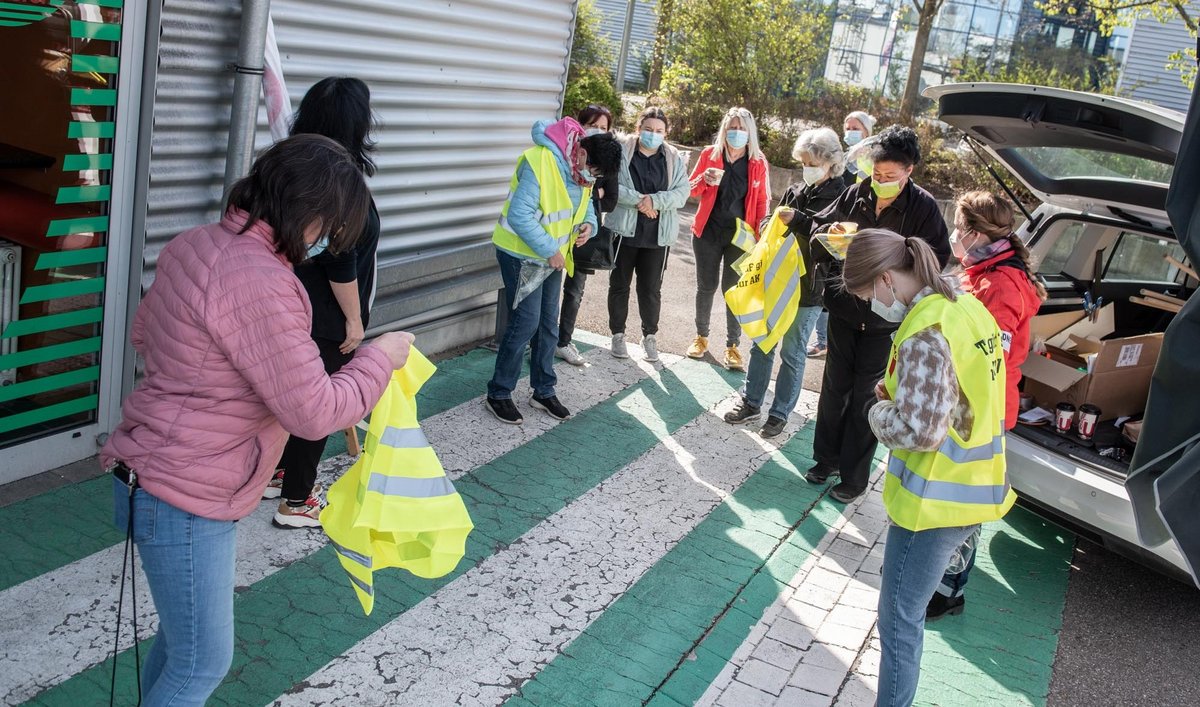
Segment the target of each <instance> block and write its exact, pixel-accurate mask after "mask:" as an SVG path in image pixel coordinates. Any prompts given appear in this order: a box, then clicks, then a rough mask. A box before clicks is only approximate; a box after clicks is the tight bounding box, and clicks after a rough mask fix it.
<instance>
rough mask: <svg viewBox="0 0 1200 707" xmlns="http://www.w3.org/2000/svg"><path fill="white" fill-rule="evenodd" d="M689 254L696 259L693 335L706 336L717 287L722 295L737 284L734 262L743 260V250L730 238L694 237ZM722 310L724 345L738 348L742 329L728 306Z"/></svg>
mask: <svg viewBox="0 0 1200 707" xmlns="http://www.w3.org/2000/svg"><path fill="white" fill-rule="evenodd" d="M692 252H693V253H694V254H695V256H696V333H697V334H699V335H700V336H703V337H707V336H708V332H709V319H710V318H711V315H712V303H713V297H714V296H715V295H716V293H717V287H718V286H719V287H720V288H721V292H725V291H726V290H728V289H729V288H731V287H733V286H734V285H736V284H737V281H738V274H737V271H736V270H734V269H733V261H735V260H737V259H738V258H740V257H742V253H744V252H745V251H743V250H742V249H741V248H738V247H737V246H735V245H734V244H733V239H732V238H730V239H729V240H728V241H722V240H721V239H717V238H712V237H707V238H693V239H692ZM722 263H724V264H725V267H724V268H722V267H721V264H722ZM722 302H724V299H723V298H722ZM722 309H724V310H725V345H726V346H737V344H738V341H739V340H740V339H741V336H742V327H741V325H740V324H738V321H737V319H736V318H735V317H734V316H733V312H731V311H729V306H728V305H725V306H723V307H722Z"/></svg>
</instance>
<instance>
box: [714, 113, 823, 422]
mask: <svg viewBox="0 0 1200 707" xmlns="http://www.w3.org/2000/svg"><path fill="white" fill-rule="evenodd" d="M792 156H793V157H795V158H796V161H797V162H800V163H801V164H802V165H803V166H804V171H803V180H802V181H800V182H797V183H795V184H793V185H791V186H790V187H788V189H787V191H785V192H784V193H783V198H781V199H780V200H779V206H781V207H787V208H788V209H790V211H785V212H783V213H781V214H780V218H781V219H783V220H784V221H785V222H786V223H787V225H788V231H789V232H790V233H791V234H792V235H793V236H794V237H795V238H796V241H797V245H798V246H799V249H800V257H801V258H802V259H803V261H804V274H803V275H802V276H801V277H800V310H799V311H798V312H797V313H796V318H795V319H793V320H792V325H791V327H789V328H788V330H787V332H785V333H784V335H783V338H782V339H780V341H779V345H778V346H777V348H778V349H779V350H780V358H781V365H780V368H779V378H778V380H776V381H775V401H774V402H773V403H772V404H771V411H770V414H769V415H767V421H766V423H765V424H764V425H763V427H762V430H761V432H760V433H759V434H761V435H762V436H763V437H767V438H770V437H774V436H776V435H778V434H779V433H780V432H783V429H784V427H786V426H787V419H788V415H790V414H791V412H792V410H793V409H794V408H795V407H796V400H798V399H799V397H800V387H801V385H802V384H803V383H804V363H805V359H806V352H805V344H806V343H807V342H808V337H809V335H810V334H812V330H813V326H815V325H816V323H817V316H818V315H820V313H821V296H822V292H821V291H822V289H823V288H824V285H825V283H824V277H823V276H822V271H821V269H820V268H818V267H816V266H815V265H814V263H813V260H812V257H811V254H810V246H809V234H810V232H811V231H812V217H813V215H814V214H816V213H818V212H820V211H822V210H823V209H825V208H826V207H828V206H829V205H830V204H832V203H833V202H834V201H836V200H837V198H838V197H839V196H841V194H842V191H843V190H844V189H845V186H846V183H845V181H843V179H842V170H843V169H844V168H845V157H844V155H843V153H842V146H841V143H840V142H839V141H838V136H837V133H835V132H833V130H831V129H829V128H817V129H816V130H806V131H804V132H803V133H801V134H800V137H799V138H798V139H797V140H796V145H795V147H794V148H792ZM767 220H769V217H768V219H764V221H763V226H764V227H765V226H766V222H767ZM759 230H760V232H761V230H762V229H761V228H760V229H759ZM774 365H775V350H774V349H772V350H771V351H770V352H768V353H763V351H762V350H761V349H760V348H759V347H758V346H757V345H753V346H751V347H750V367H749V369H748V370H747V371H746V384H745V386H743V387H742V399H741V402H740V403H739V404H738V405H737V407H735V408H734V409H733V410H732V411H730V412H728V413H726V414H725V421H726V422H728V423H730V424H734V425H737V424H743V423H746V422H751V421H753V420H757V419H758V418H759V414H760V411H761V409H762V404H763V402H764V401H765V398H766V395H767V384H768V383H770V382H771V370H772V369H773V368H774Z"/></svg>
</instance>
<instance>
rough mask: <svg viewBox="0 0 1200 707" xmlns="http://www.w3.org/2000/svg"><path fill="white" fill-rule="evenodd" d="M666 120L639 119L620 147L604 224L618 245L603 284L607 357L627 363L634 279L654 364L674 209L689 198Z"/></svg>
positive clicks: (646, 115)
mask: <svg viewBox="0 0 1200 707" xmlns="http://www.w3.org/2000/svg"><path fill="white" fill-rule="evenodd" d="M667 128H668V124H667V116H666V114H665V113H663V111H662V109H661V108H657V107H651V108H647V109H646V110H645V111H643V112H642V115H641V117H640V118H639V119H638V129H637V134H636V135H632V136H629V137H627V138H625V140H624V141H623V147H624V159H622V160H621V169H620V172H618V177H617V179H618V184H619V185H620V188H619V189H618V191H617V208H616V209H614V210H613V212H612V213H611V214H609V216H608V218H607V219H606V220H605V222H604V224H605V225H606V226H607V227H608V228H609V229H611V230H612V232H613V233H615V234H616V235H617V236H619V239H618V241H617V242H618V244H619V245H618V251H617V263H616V267H615V268H614V269H613V271H612V273H611V274H610V275H609V280H608V326H609V329H610V330H611V331H612V335H613V340H612V355H613V356H616V357H617V358H628V357H629V351H628V348H627V347H626V345H625V320H626V318H627V317H628V315H629V291H630V285H631V284H632V282H633V277H634V274H635V273H636V274H637V298H638V312H639V314H640V315H641V319H642V348H643V349H644V350H645V353H646V356H645V358H646V360H647V361H657V360H658V344H657V341H655V335H656V334H658V318H659V313H660V312H661V311H662V282H663V273H664V272H665V271H666V268H667V254H668V253H669V252H670V249H671V244H672V243H674V242H675V237H676V236H677V235H678V233H679V209H681V208H683V205H684V204H685V203H687V199H688V196H689V194H690V193H691V185H690V184H689V183H688V172H687V161H686V160H685V159H684V157H683V155H682V154H681V153H680V152H679V150H677V149H675V148H674V147H672V146H671V145H669V144H667V142H666V136H667Z"/></svg>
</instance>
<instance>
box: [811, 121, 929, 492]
mask: <svg viewBox="0 0 1200 707" xmlns="http://www.w3.org/2000/svg"><path fill="white" fill-rule="evenodd" d="M867 156H868V157H869V158H870V159H871V161H872V162H873V164H874V168H873V170H874V171H873V173H872V176H871V177H868V178H867V179H864V180H863V181H861V182H859V183H858V184H856V185H854V186H852V187H850V188H848V189H846V191H845V192H843V193H842V195H841V197H839V198H838V200H837V201H836V202H834V203H833V204H832V205H831V206H830V207H829V208H827V209H825V210H824V211H822V212H821V213H819V214H817V215H816V216H815V217H813V224H814V231H815V232H822V231H827V232H830V233H840V232H843V228H842V226H841V224H842V223H843V222H853V223H854V224H855V225H856V227H857V229H858V230H862V229H866V228H885V229H887V230H889V231H894V232H896V233H899V234H900V235H902V236H905V237H908V236H916V237H918V238H921V239H923V240H924V241H925V242H926V243H928V244H929V245H930V246H931V247H932V248H933V252H934V253H935V254H936V255H937V258H938V264H939V265H940V266H941V267H943V268H944V267H946V263H947V261H949V259H950V232H949V231H948V230H947V228H946V220H945V219H944V218H943V217H942V212H941V209H939V208H938V205H937V202H936V201H935V200H934V198H933V197H932V196H931V195H930V194H929V192H927V191H925V190H924V189H922V188H921V187H919V186H917V185H916V184H914V183H913V182H912V179H911V177H912V171H913V167H915V166H916V165H917V163H919V162H920V161H921V148H920V145H919V143H918V142H917V134H916V133H915V132H914V131H913V129H912V128H904V127H900V126H897V125H893V126H891V127H889V128H886V129H885V130H883V131H882V132H880V133H879V135H878V137H877V138H876V143H875V144H874V145H872V146H871V147H870V150H869V152H868V153H867ZM812 255H813V260H814V261H815V262H816V263H817V266H818V267H823V268H827V269H828V273H827V275H826V280H825V298H824V301H825V309H827V310H829V333H828V336H829V353H828V354H826V360H825V377H824V379H823V380H822V382H821V398H820V401H819V402H818V404H817V428H816V430H815V432H814V437H813V458H814V459H815V460H816V462H817V463H816V464H815V465H814V466H813V467H812V468H811V469H809V470H808V473H807V474H806V475H805V478H806V479H807V480H808V481H809V482H810V483H824V482H825V481H826V480H827V479H828V478H829V477H830V476H833V475H835V474H836V475H839V476H840V478H841V481H840V483H838V484H837V485H836V486H834V487H833V489H831V490H830V494H829V495H830V496H831V497H832V498H833V499H834V500H836V501H840V502H842V503H849V502H850V501H852V500H854V499H855V498H857V497H858V496H859V495H861V494H862V493H863V491H866V489H867V483H868V482H869V481H870V476H871V462H872V460H873V458H874V456H875V450H876V447H877V446H878V442H877V441H876V439H875V434H874V433H873V432H871V428H870V426H869V425H868V424H867V406H868V404H870V403H874V402H875V399H876V398H875V384H876V383H878V382H879V381H880V380H881V379H882V378H883V374H884V367H885V366H886V365H887V357H888V352H889V350H890V347H891V343H892V334H893V333H894V332H895V331H896V327H897V325H896V324H895V323H892V322H889V321H887V320H885V319H883V318H882V317H879V316H878V315H876V314H875V313H873V312H872V311H871V307H870V306H869V305H868V304H867V303H865V302H863V301H862V300H860V299H859V298H857V297H855V296H854V295H852V294H850V293H849V292H847V291H845V290H844V289H842V287H841V286H840V285H841V279H842V278H841V275H842V263H841V261H840V260H835V259H834V258H833V257H832V256H831V255H830V254H829V251H828V250H826V249H825V248H824V246H821V245H818V244H816V243H813V246H812Z"/></svg>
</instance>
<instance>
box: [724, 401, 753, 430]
mask: <svg viewBox="0 0 1200 707" xmlns="http://www.w3.org/2000/svg"><path fill="white" fill-rule="evenodd" d="M760 414H761V413H760V411H759V408H756V407H754V406H753V405H751V404H750V403H748V402H746V399H745V398H742V400H741V401H739V402H738V404H737V407H735V408H734V409H732V410H730V411H729V412H727V413H725V421H726V422H728V423H729V424H731V425H741V424H745V423H747V422H751V421H753V420H757V419H758V417H759V415H760Z"/></svg>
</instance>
